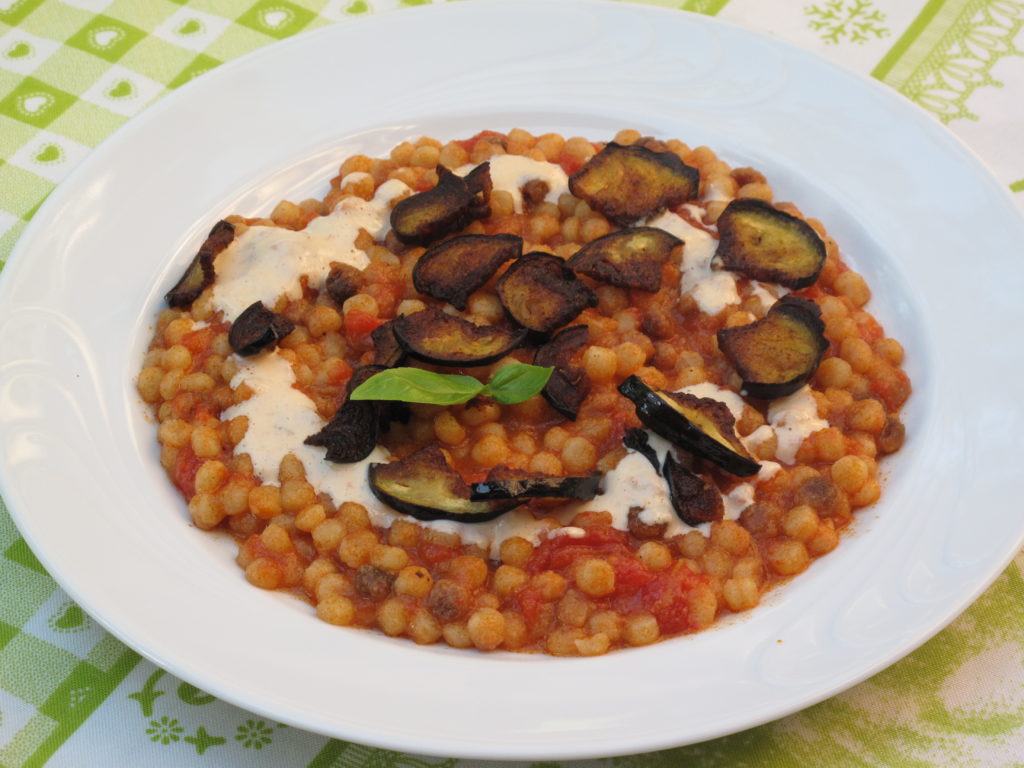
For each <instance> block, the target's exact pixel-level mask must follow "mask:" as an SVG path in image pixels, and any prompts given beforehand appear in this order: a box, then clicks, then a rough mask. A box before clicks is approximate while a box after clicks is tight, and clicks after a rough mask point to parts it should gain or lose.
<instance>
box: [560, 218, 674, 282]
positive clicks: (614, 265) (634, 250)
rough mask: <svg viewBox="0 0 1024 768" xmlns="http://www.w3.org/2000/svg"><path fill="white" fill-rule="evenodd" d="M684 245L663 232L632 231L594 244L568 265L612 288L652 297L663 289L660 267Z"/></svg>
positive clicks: (622, 230)
mask: <svg viewBox="0 0 1024 768" xmlns="http://www.w3.org/2000/svg"><path fill="white" fill-rule="evenodd" d="M682 244H683V241H682V240H680V239H679V238H678V237H676V236H675V235H672V234H669V233H668V232H666V231H665V230H663V229H658V228H656V227H629V228H626V229H620V230H618V231H616V232H612V233H611V234H608V235H604V236H603V237H599V238H597V239H595V240H591V241H590V242H589V243H587V244H586V245H584V246H583V247H582V248H580V249H579V250H578V251H576V253H574V254H573V255H572V257H571V258H570V259H569V260H568V261H567V262H566V264H567V265H568V266H569V267H570V268H571V269H573V270H574V271H576V272H578V273H580V274H581V275H587V276H588V277H592V278H594V279H595V280H600V281H602V282H604V283H608V284H609V285H616V286H619V287H620V288H636V289H638V290H641V291H647V292H649V293H653V292H655V291H657V290H658V289H659V288H661V265H662V264H664V263H665V261H667V260H668V257H669V254H670V253H671V252H672V249H673V248H675V247H677V246H679V245H682Z"/></svg>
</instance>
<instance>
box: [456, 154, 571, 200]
mask: <svg viewBox="0 0 1024 768" xmlns="http://www.w3.org/2000/svg"><path fill="white" fill-rule="evenodd" d="M488 162H489V163H490V164H491V165H490V171H491V186H492V189H494V190H500V191H502V192H508V193H509V194H510V195H512V204H513V205H514V206H515V211H516V213H522V212H523V192H522V189H523V185H524V184H525V183H526V182H528V181H533V180H535V179H540V180H541V181H544V182H547V185H548V193H547V194H546V195H545V196H544V200H545V201H546V202H549V203H557V202H558V198H559V197H561V196H562V195H564V194H566V193H567V192H568V191H569V177H568V176H567V175H566V173H565V171H564V170H562V166H560V165H558V164H557V163H548V162H545V161H543V160H534V159H532V158H529V157H523V156H522V155H494V156H493V157H490V158H488ZM474 168H476V166H475V165H463V166H462V167H460V168H457V169H456V171H455V173H457V174H459V175H460V176H465V175H466V174H468V173H469V172H470V171H472V170H473V169H474Z"/></svg>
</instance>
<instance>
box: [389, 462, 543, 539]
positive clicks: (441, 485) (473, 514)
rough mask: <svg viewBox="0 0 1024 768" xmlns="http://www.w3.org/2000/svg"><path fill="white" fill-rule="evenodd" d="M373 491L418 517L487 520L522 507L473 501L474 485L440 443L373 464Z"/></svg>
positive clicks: (504, 501) (513, 502)
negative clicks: (450, 460) (407, 454)
mask: <svg viewBox="0 0 1024 768" xmlns="http://www.w3.org/2000/svg"><path fill="white" fill-rule="evenodd" d="M369 480H370V490H371V491H373V495H374V496H376V497H377V498H378V499H380V500H381V501H382V502H384V503H385V504H387V505H388V506H389V507H391V508H392V509H395V510H397V511H398V512H401V513H402V514H405V515H409V516H411V517H415V518H416V519H417V520H455V521H458V522H460V523H483V522H486V521H487V520H493V519H494V518H496V517H498V516H499V515H502V514H504V513H505V512H508V511H509V510H510V509H513V508H515V507H518V506H519V505H520V504H522V503H523V502H522V501H521V500H518V499H497V500H493V499H492V500H489V501H473V500H472V499H471V498H470V487H469V484H468V483H466V481H465V480H463V479H462V475H460V474H459V473H458V472H457V471H456V470H455V469H454V468H453V467H452V466H450V465H449V464H448V461H447V459H446V458H445V455H444V453H443V452H442V451H441V449H440V448H439V447H438V446H437V445H428V446H427V447H426V448H421V449H420V450H418V451H416V452H415V453H412V454H410V455H409V456H406V457H405V458H404V459H402V460H400V461H392V462H389V463H387V464H371V465H370V468H369Z"/></svg>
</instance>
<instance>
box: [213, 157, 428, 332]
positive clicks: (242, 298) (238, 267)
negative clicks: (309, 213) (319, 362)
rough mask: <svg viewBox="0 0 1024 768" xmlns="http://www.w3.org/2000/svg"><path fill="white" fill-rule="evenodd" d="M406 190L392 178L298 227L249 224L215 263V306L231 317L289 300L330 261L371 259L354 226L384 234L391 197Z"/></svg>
mask: <svg viewBox="0 0 1024 768" xmlns="http://www.w3.org/2000/svg"><path fill="white" fill-rule="evenodd" d="M350 175H351V174H350ZM410 191H411V190H410V189H409V187H408V186H407V185H406V184H404V183H403V182H401V181H398V180H396V179H392V180H390V181H386V182H384V183H383V184H381V185H380V187H379V188H378V189H377V193H376V194H375V195H374V196H373V199H372V200H363V199H362V198H360V197H347V198H344V199H342V200H341V201H339V203H338V205H337V206H336V207H335V209H334V210H333V211H332V212H331V213H330V214H329V215H327V216H320V217H318V218H315V219H313V220H312V221H311V222H310V223H309V225H308V226H307V227H306V228H305V229H301V230H299V231H297V232H296V231H293V230H290V229H283V228H281V227H262V226H252V227H249V228H248V229H247V230H245V232H243V233H242V234H241V236H239V237H238V238H236V239H235V241H234V242H233V243H231V245H229V246H228V247H227V248H225V249H224V250H223V251H221V252H220V254H218V256H217V258H216V261H215V262H214V269H215V270H216V272H217V282H216V283H214V287H213V303H214V306H215V307H216V308H217V309H219V310H221V311H222V312H223V313H224V319H225V320H227V321H229V322H230V321H233V320H234V319H235V318H236V317H238V316H239V315H240V314H242V312H243V311H244V310H245V309H246V307H248V306H249V305H250V304H252V303H253V302H255V301H262V302H263V303H264V304H266V305H267V306H268V307H272V306H273V305H274V303H275V302H276V301H277V299H278V297H279V296H281V295H282V294H284V295H285V296H287V297H288V298H289V299H291V300H296V299H299V298H301V297H302V283H301V278H302V277H306V279H307V280H308V281H309V283H310V284H312V285H315V286H319V285H321V284H322V283H323V281H324V280H325V279H326V278H327V274H328V272H330V269H331V262H332V261H339V262H341V263H343V264H350V265H352V266H353V267H356V268H357V269H363V268H364V267H366V266H367V265H368V264H369V263H370V258H369V256H367V255H366V253H365V252H364V251H363V250H361V249H360V248H357V247H356V244H355V241H356V238H357V237H358V236H359V231H360V230H366V231H367V232H368V233H369V234H370V236H371V237H373V239H374V240H381V239H383V237H384V236H385V235H386V234H387V233H388V230H389V229H390V222H389V218H390V215H391V203H392V201H393V200H395V199H396V198H398V197H400V196H402V195H404V194H406V193H408V192H410Z"/></svg>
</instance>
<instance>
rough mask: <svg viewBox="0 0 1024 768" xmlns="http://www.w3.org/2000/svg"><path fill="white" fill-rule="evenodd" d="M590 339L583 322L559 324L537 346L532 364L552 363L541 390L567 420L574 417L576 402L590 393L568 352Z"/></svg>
mask: <svg viewBox="0 0 1024 768" xmlns="http://www.w3.org/2000/svg"><path fill="white" fill-rule="evenodd" d="M589 339H590V329H589V328H588V327H587V326H585V325H572V326H569V327H568V328H563V329H562V330H560V331H559V332H558V333H556V334H555V335H554V336H552V337H551V339H550V340H549V341H548V342H547V343H546V344H544V345H543V346H541V347H539V348H538V349H537V352H536V353H535V354H534V357H533V364H534V365H540V366H543V367H545V368H547V367H549V366H554V369H555V370H553V371H552V372H551V378H549V379H548V382H547V384H545V385H544V389H542V390H541V394H542V395H543V396H544V399H545V400H547V401H548V403H550V404H551V407H552V408H554V409H555V410H556V411H558V412H559V413H560V414H562V415H563V416H565V418H567V419H569V420H570V421H576V416H577V414H578V413H579V409H580V405H582V403H583V401H584V400H585V399H586V397H587V395H588V394H589V393H590V379H588V378H587V375H586V373H584V371H583V369H582V368H580V367H579V366H576V365H573V364H572V356H573V355H574V354H575V353H576V352H577V351H578V350H579V349H581V348H582V347H583V346H584V345H585V344H586V343H587V341H588V340H589Z"/></svg>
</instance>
